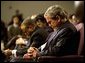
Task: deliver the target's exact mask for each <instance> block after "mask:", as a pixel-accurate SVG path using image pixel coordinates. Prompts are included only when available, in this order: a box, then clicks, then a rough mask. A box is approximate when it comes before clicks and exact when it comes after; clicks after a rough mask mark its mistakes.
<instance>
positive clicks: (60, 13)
mask: <svg viewBox="0 0 85 63" xmlns="http://www.w3.org/2000/svg"><path fill="white" fill-rule="evenodd" d="M44 17H45V18H46V21H47V23H48V24H49V26H51V27H52V28H53V29H55V28H57V27H59V26H60V25H61V24H63V23H64V22H66V21H67V13H66V12H65V10H64V9H63V8H61V7H60V6H59V5H53V6H50V7H49V8H48V9H47V11H46V12H45V14H44Z"/></svg>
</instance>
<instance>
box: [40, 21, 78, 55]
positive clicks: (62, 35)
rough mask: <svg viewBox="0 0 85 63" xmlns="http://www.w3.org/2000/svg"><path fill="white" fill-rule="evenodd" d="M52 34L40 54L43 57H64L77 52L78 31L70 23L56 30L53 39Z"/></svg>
mask: <svg viewBox="0 0 85 63" xmlns="http://www.w3.org/2000/svg"><path fill="white" fill-rule="evenodd" d="M51 34H52V33H51ZM51 34H50V35H49V36H48V38H47V44H46V46H45V48H44V49H43V50H42V51H41V52H40V53H41V55H56V56H62V55H69V54H75V53H76V52H77V48H78V42H79V39H78V38H77V30H76V28H75V27H74V26H73V25H72V24H71V23H70V22H68V21H67V22H65V23H64V24H62V25H61V26H60V27H59V28H58V29H57V30H56V33H55V34H54V37H51ZM50 38H52V39H51V40H50Z"/></svg>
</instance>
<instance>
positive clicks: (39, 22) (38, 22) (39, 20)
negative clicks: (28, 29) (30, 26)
mask: <svg viewBox="0 0 85 63" xmlns="http://www.w3.org/2000/svg"><path fill="white" fill-rule="evenodd" d="M34 20H35V23H36V25H37V26H38V27H39V28H45V27H46V26H48V24H47V22H46V19H45V18H44V13H42V14H38V15H36V17H35V18H34Z"/></svg>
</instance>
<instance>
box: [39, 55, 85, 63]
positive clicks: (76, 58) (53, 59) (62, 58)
mask: <svg viewBox="0 0 85 63" xmlns="http://www.w3.org/2000/svg"><path fill="white" fill-rule="evenodd" d="M39 61H40V62H44V61H47V62H58V61H59V62H60V61H66V62H70V61H71V62H83V61H84V56H78V55H68V56H60V57H57V56H41V57H40V58H39Z"/></svg>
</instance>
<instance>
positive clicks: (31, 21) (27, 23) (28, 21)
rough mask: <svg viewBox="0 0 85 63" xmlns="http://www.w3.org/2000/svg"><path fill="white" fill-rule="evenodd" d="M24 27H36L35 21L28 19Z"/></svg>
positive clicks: (24, 22)
mask: <svg viewBox="0 0 85 63" xmlns="http://www.w3.org/2000/svg"><path fill="white" fill-rule="evenodd" d="M22 25H25V27H26V28H27V27H29V25H33V26H34V25H35V22H34V20H32V19H31V18H30V17H27V18H26V19H25V20H24V21H23V22H22Z"/></svg>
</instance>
